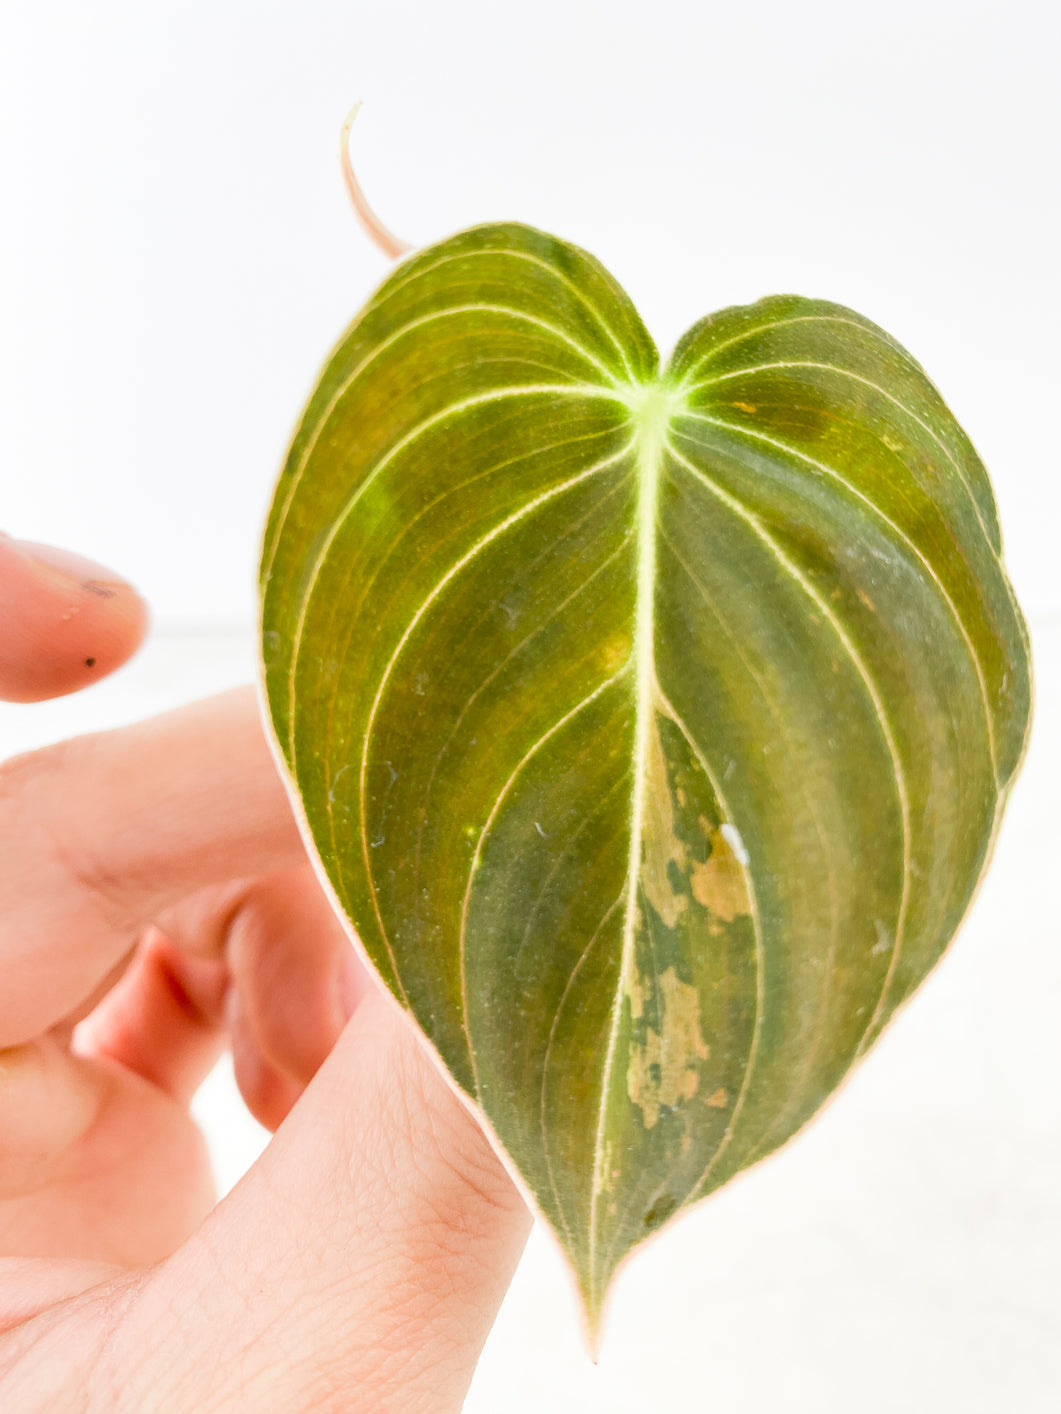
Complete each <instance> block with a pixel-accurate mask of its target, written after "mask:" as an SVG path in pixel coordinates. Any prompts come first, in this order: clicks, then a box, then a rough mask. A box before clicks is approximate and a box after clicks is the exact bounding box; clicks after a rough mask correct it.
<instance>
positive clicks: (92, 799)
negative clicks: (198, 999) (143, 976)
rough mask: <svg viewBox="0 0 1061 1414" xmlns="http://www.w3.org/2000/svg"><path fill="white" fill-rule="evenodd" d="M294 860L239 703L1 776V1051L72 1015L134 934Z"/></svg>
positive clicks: (279, 798) (67, 750)
mask: <svg viewBox="0 0 1061 1414" xmlns="http://www.w3.org/2000/svg"><path fill="white" fill-rule="evenodd" d="M304 857H305V852H304V850H303V847H302V843H301V839H300V837H299V834H298V828H297V826H296V824H295V821H294V817H293V815H292V813H291V809H290V806H289V804H288V800H287V796H286V794H285V792H284V789H283V786H282V785H281V783H280V779H279V776H278V774H277V771H276V768H275V766H274V764H273V760H272V757H271V754H270V751H269V748H268V746H267V745H266V742H265V738H264V735H263V732H262V727H261V723H260V719H259V716H258V708H257V703H256V701H255V697H254V694H253V692H252V691H251V689H249V688H246V689H237V690H236V691H235V692H229V693H224V694H223V695H222V696H220V697H216V698H212V699H210V700H208V701H206V702H200V703H196V704H194V705H193V706H191V707H185V708H181V709H180V710H179V711H176V712H170V713H167V714H166V715H165V716H163V717H157V718H155V719H153V720H151V721H148V722H141V723H138V724H137V725H136V726H134V727H126V728H121V729H119V730H117V731H111V732H103V733H100V734H98V735H94V736H87V737H80V738H77V739H75V740H74V741H70V742H66V743H64V744H63V745H62V746H61V747H53V748H46V749H45V750H44V751H40V752H34V753H32V754H31V755H29V756H25V757H21V758H18V759H17V760H15V761H13V762H9V763H8V764H7V765H6V766H4V767H3V768H0V881H2V895H3V899H4V918H3V923H2V930H0V976H2V977H3V979H4V985H3V987H2V988H0V1047H3V1046H12V1045H17V1044H19V1043H21V1042H23V1041H26V1040H29V1039H31V1038H32V1037H34V1036H36V1035H39V1034H41V1033H42V1032H44V1031H46V1030H48V1029H49V1028H50V1027H51V1026H53V1025H55V1024H56V1023H57V1022H59V1021H60V1020H61V1019H62V1018H63V1017H65V1016H67V1015H69V1014H70V1013H72V1012H74V1011H75V1010H76V1009H77V1008H78V1006H79V1005H80V1004H81V1003H82V1002H83V1001H84V999H85V998H87V997H89V996H91V995H92V992H93V989H94V988H95V987H96V986H97V985H98V984H99V983H100V982H101V981H102V979H103V978H104V977H106V975H107V974H108V972H109V971H110V970H111V968H112V967H114V966H115V964H116V963H118V962H119V961H120V959H121V958H122V957H123V955H124V954H125V953H127V952H128V951H129V950H130V949H131V947H132V946H133V944H134V943H135V941H136V939H137V938H138V937H139V935H140V933H141V932H142V931H143V928H144V926H145V925H146V924H148V923H150V922H152V921H153V920H154V919H155V917H157V916H158V914H159V913H160V912H161V911H162V910H164V909H166V908H169V907H172V906H173V904H175V903H176V902H177V901H178V900H179V899H181V898H183V897H185V896H187V895H188V894H190V893H194V892H196V891H197V890H199V889H201V888H204V887H206V886H208V885H211V884H217V883H221V882H222V881H224V880H226V879H230V878H233V877H240V876H246V875H253V874H258V873H265V872H270V871H272V870H275V869H281V868H287V867H291V866H292V865H294V864H296V863H298V862H300V861H301V860H302V859H304Z"/></svg>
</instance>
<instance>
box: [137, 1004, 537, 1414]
mask: <svg viewBox="0 0 1061 1414" xmlns="http://www.w3.org/2000/svg"><path fill="white" fill-rule="evenodd" d="M529 1227H530V1217H529V1214H528V1213H527V1210H526V1208H525V1207H524V1204H523V1202H522V1199H521V1198H520V1197H519V1195H518V1193H517V1192H516V1190H515V1188H514V1186H513V1184H512V1182H511V1180H510V1179H509V1177H508V1175H507V1174H506V1173H505V1170H504V1169H503V1167H502V1166H501V1164H500V1162H499V1161H498V1159H497V1157H496V1156H495V1154H494V1153H493V1151H492V1149H491V1148H490V1146H489V1144H488V1143H487V1141H486V1139H485V1138H484V1136H483V1134H482V1132H481V1130H480V1129H479V1127H478V1125H477V1124H476V1123H475V1121H474V1119H473V1118H472V1116H471V1114H470V1113H469V1112H468V1110H467V1109H466V1108H465V1107H464V1105H463V1104H462V1103H461V1101H460V1100H458V1099H457V1097H456V1095H455V1094H454V1093H453V1091H452V1090H451V1089H450V1087H449V1085H448V1084H447V1083H446V1082H445V1081H444V1080H443V1079H442V1077H441V1075H440V1074H439V1072H438V1069H437V1066H436V1063H435V1062H434V1061H433V1060H432V1059H431V1058H429V1057H428V1055H427V1053H426V1050H425V1049H424V1047H423V1043H422V1042H421V1041H420V1039H419V1037H418V1036H417V1035H416V1034H415V1033H414V1031H413V1029H412V1026H411V1023H410V1022H409V1021H408V1019H407V1018H406V1017H405V1016H404V1015H403V1014H402V1013H401V1012H400V1010H399V1009H398V1007H397V1005H396V1004H395V1003H394V1002H393V1001H392V1000H391V998H390V997H389V996H384V995H383V994H382V993H380V992H375V991H373V992H372V993H371V994H370V995H368V996H366V997H365V998H364V999H363V1000H362V1002H361V1004H360V1006H359V1007H358V1010H357V1011H356V1012H355V1014H354V1017H353V1019H352V1021H351V1022H350V1024H349V1025H348V1026H347V1028H346V1030H345V1032H344V1033H343V1035H342V1037H341V1038H340V1040H339V1042H338V1044H337V1045H336V1048H335V1050H334V1051H333V1052H332V1054H331V1056H330V1057H329V1059H328V1060H327V1061H326V1062H325V1064H324V1065H323V1067H322V1068H321V1070H320V1071H319V1072H318V1074H317V1076H316V1077H315V1079H314V1080H313V1082H312V1083H311V1084H310V1086H309V1088H308V1089H307V1090H306V1092H305V1094H304V1095H303V1096H302V1098H301V1099H300V1100H299V1102H298V1103H297V1104H296V1106H295V1107H294V1109H293V1110H292V1111H291V1114H290V1115H289V1116H288V1118H287V1119H286V1120H285V1122H284V1123H283V1125H281V1127H280V1129H279V1130H278V1132H277V1134H276V1136H275V1138H274V1139H273V1141H272V1143H271V1144H270V1145H269V1148H268V1149H267V1150H266V1152H265V1154H264V1155H263V1156H262V1158H261V1159H260V1160H259V1162H258V1163H257V1164H256V1165H255V1166H254V1168H253V1169H252V1170H251V1171H250V1173H249V1174H247V1176H246V1177H245V1178H244V1180H243V1181H242V1182H241V1183H240V1184H239V1185H238V1187H237V1188H235V1189H234V1190H233V1192H232V1193H231V1194H230V1195H229V1196H228V1198H226V1199H225V1200H224V1201H223V1202H222V1203H221V1204H219V1206H218V1207H217V1208H216V1209H215V1211H214V1213H213V1214H212V1215H211V1217H210V1218H209V1219H208V1220H207V1222H206V1224H205V1225H204V1227H203V1228H202V1229H201V1231H200V1232H199V1233H198V1234H197V1235H196V1236H195V1237H194V1238H192V1239H191V1241H190V1242H188V1243H187V1244H186V1245H185V1246H184V1247H182V1248H181V1249H180V1251H179V1252H177V1253H176V1254H175V1255H174V1256H173V1257H172V1258H170V1259H169V1260H168V1261H167V1262H165V1263H163V1264H162V1266H160V1267H159V1268H157V1269H156V1270H155V1271H154V1272H153V1273H152V1274H151V1275H150V1276H149V1277H148V1279H147V1281H146V1283H145V1284H144V1286H143V1287H142V1288H141V1290H140V1294H139V1297H138V1299H137V1300H136V1302H135V1304H134V1306H133V1309H132V1310H131V1311H130V1313H129V1319H128V1320H127V1321H125V1322H123V1326H122V1330H121V1334H120V1337H119V1340H118V1341H117V1342H116V1345H115V1347H114V1348H113V1349H112V1354H113V1356H114V1357H115V1358H116V1359H117V1360H118V1362H119V1363H118V1365H117V1367H116V1374H117V1375H120V1378H121V1383H122V1386H123V1387H124V1388H125V1389H126V1390H127V1391H128V1392H129V1394H130V1404H129V1407H130V1408H147V1407H149V1406H150V1407H153V1408H165V1409H173V1410H178V1409H184V1408H188V1409H191V1408H199V1407H207V1405H200V1404H199V1403H197V1402H196V1400H195V1399H191V1400H189V1398H188V1396H189V1391H190V1390H191V1388H192V1386H193V1385H196V1381H203V1382H204V1385H205V1392H206V1393H207V1394H208V1395H209V1399H208V1401H207V1404H208V1407H210V1408H217V1409H226V1410H227V1409H242V1408H243V1407H245V1406H244V1402H243V1401H244V1399H246V1398H248V1397H249V1396H250V1394H251V1392H252V1391H253V1407H254V1409H255V1410H256V1411H271V1410H274V1409H275V1410H276V1411H277V1414H280V1411H283V1414H293V1411H298V1410H303V1409H305V1410H311V1409H312V1410H320V1409H326V1408H329V1409H330V1408H344V1409H345V1408H347V1407H350V1408H357V1409H359V1410H361V1411H364V1414H369V1411H376V1410H378V1411H381V1414H382V1411H386V1414H405V1411H409V1414H412V1411H427V1410H430V1411H431V1414H443V1411H446V1410H451V1409H452V1410H458V1409H460V1407H461V1404H462V1402H463V1399H464V1395H465V1393H466V1392H467V1388H468V1385H469V1384H470V1382H471V1377H472V1374H473V1372H474V1369H475V1363H476V1360H477V1359H478V1356H479V1352H480V1350H481V1349H482V1345H483V1342H484V1341H485V1339H486V1336H487V1334H488V1332H489V1330H490V1327H491V1325H492V1324H493V1320H494V1317H495V1315H496V1313H497V1308H498V1306H499V1305H500V1302H501V1298H502V1296H503V1295H504V1292H505V1289H506V1288H507V1286H508V1283H509V1281H510V1280H511V1277H512V1273H513V1271H514V1270H515V1266H516V1263H517V1261H518V1260H519V1255H520V1252H521V1251H522V1248H523V1244H524V1242H525V1240H526V1237H527V1233H528V1230H529ZM175 1312H178V1313H180V1316H179V1319H178V1320H176V1321H174V1319H173V1316H174V1313H175ZM161 1331H167V1332H169V1333H170V1335H168V1336H167V1337H165V1338H163V1339H162V1340H161V1342H160V1338H159V1333H160V1332H161ZM152 1349H154V1351H155V1352H156V1353H155V1354H154V1355H153V1356H152V1357H149V1358H148V1359H147V1360H146V1362H145V1354H144V1352H145V1351H150V1350H152ZM234 1351H235V1352H239V1359H238V1360H233V1358H232V1355H233V1352H234ZM189 1357H191V1360H190V1359H189ZM130 1371H134V1372H135V1373H134V1375H133V1381H134V1385H135V1394H134V1390H132V1389H130V1388H129V1379H130V1373H129V1372H130ZM141 1381H142V1388H140V1383H139V1382H141ZM196 1388H198V1387H197V1386H196ZM152 1400H154V1403H152V1402H151V1401H152ZM246 1407H250V1405H247V1406H246Z"/></svg>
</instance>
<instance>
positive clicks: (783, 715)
mask: <svg viewBox="0 0 1061 1414" xmlns="http://www.w3.org/2000/svg"><path fill="white" fill-rule="evenodd" d="M1000 549H1001V547H1000V540H999V531H998V523H997V519H996V513H995V506H994V501H993V499H992V494H991V488H990V485H989V484H988V480H987V476H986V474H985V472H984V469H983V467H982V465H981V463H980V462H979V460H978V459H977V457H976V454H975V453H974V451H973V449H972V447H971V446H970V444H969V442H968V440H967V438H966V437H965V435H964V434H963V433H962V431H961V429H960V428H959V427H958V425H957V423H956V422H955V420H954V418H953V417H952V416H951V414H950V413H949V412H948V410H947V408H946V407H945V406H944V404H943V402H942V400H941V399H940V397H939V394H938V393H937V392H936V390H935V388H934V387H933V386H932V384H931V383H930V382H929V381H928V379H927V378H926V377H925V375H924V373H923V372H922V370H921V369H920V367H919V366H918V365H917V364H916V363H915V362H914V361H913V360H912V359H911V358H910V356H909V355H908V354H907V353H906V352H905V351H904V350H903V349H902V348H901V347H900V346H899V345H898V344H897V343H896V342H895V341H894V340H893V339H891V338H889V336H888V335H887V334H885V333H883V332H882V331H881V330H880V329H878V328H877V327H876V326H875V325H873V324H871V323H869V322H868V321H867V320H865V319H863V318H861V317H860V316H859V315H857V314H854V313H852V312H851V311H850V310H847V309H843V308H841V307H839V306H837V305H832V304H826V303H823V302H821V301H816V300H807V299H799V298H794V297H788V296H785V297H779V298H773V299H767V300H763V301H761V302H760V303H758V304H755V305H751V306H748V307H747V308H739V309H729V310H725V311H723V312H722V313H720V314H716V315H713V316H712V317H711V318H709V319H705V320H703V321H702V322H701V323H700V324H698V325H696V326H695V327H694V328H693V329H692V330H691V331H690V332H689V334H687V335H686V337H685V338H684V339H683V340H682V341H681V343H680V344H679V346H678V348H677V350H676V351H675V353H674V355H673V357H672V359H671V360H670V363H669V364H668V365H667V367H666V368H665V369H664V370H662V371H661V370H660V368H659V362H658V357H657V354H656V350H655V348H654V346H653V343H652V340H651V339H650V338H649V336H648V334H647V333H646V331H645V329H644V326H643V325H642V323H641V321H640V319H639V318H638V316H637V313H636V311H635V310H634V308H633V306H632V305H631V303H630V301H629V300H628V299H627V297H626V295H625V294H624V293H623V291H622V290H621V289H620V288H619V287H618V285H616V283H615V281H614V280H612V279H611V277H610V276H609V275H608V274H607V273H606V272H605V271H604V270H603V269H602V268H601V266H600V265H599V264H598V263H597V262H596V261H595V260H593V259H592V258H591V257H590V256H588V255H586V254H585V253H584V252H583V251H580V250H578V249H576V248H575V247H573V246H570V245H568V244H565V243H564V242H562V241H559V240H557V239H555V238H553V237H551V236H547V235H544V234H542V233H541V232H538V231H535V230H531V229H529V228H527V227H524V226H518V225H493V226H484V227H480V228H477V229H475V230H471V231H467V232H464V233H462V234H460V235H458V236H454V237H453V238H452V239H450V240H447V241H444V242H442V243H441V244H439V245H436V246H433V247H431V248H428V249H426V250H423V251H421V252H420V253H419V254H417V255H416V256H415V257H413V258H411V259H409V260H408V261H406V262H405V263H404V264H402V265H401V266H400V267H399V268H398V269H397V270H396V271H395V272H394V273H393V274H392V275H391V277H390V278H389V279H388V280H387V281H386V282H385V283H384V284H383V285H382V287H381V288H380V289H379V291H378V292H377V293H376V294H375V296H374V297H373V298H372V299H371V300H370V301H369V303H368V305H367V306H366V307H365V309H364V310H363V311H362V313H361V314H360V315H359V317H358V318H357V320H356V321H355V322H354V324H353V325H352V327H351V328H350V330H349V331H348V332H347V334H346V335H345V337H344V338H343V340H342V342H341V343H340V345H339V346H338V348H337V349H336V350H335V352H334V354H333V355H332V357H331V358H330V359H329V361H328V363H327V366H326V367H325V370H324V373H323V375H322V377H321V380H320V383H319V384H318V386H317V388H316V391H315V392H314V393H313V396H312V398H311V399H310V402H309V405H308V407H307V409H306V412H305V415H304V417H303V419H302V422H301V424H300V426H299V428H298V431H297V433H296V436H295V439H294V442H293V443H292V446H291V450H290V454H289V456H288V459H287V465H286V467H285V469H284V472H283V475H282V477H281V480H280V483H279V486H278V488H277V492H276V498H275V502H274V505H273V509H272V513H271V516H270V520H269V525H268V530H267V533H266V541H265V550H264V558H263V567H262V593H263V646H264V659H265V673H266V684H267V692H268V700H269V706H270V709H271V713H272V719H273V724H274V728H275V733H276V738H277V742H278V744H279V748H280V751H281V753H282V755H283V758H284V760H285V761H286V764H287V769H288V771H289V772H290V777H291V781H292V782H293V785H294V789H295V790H296V791H297V793H298V796H299V797H300V798H301V802H302V806H303V808H304V812H305V817H306V821H307V822H308V826H309V830H310V832H311V834H312V839H313V843H314V845H315V847H316V850H317V852H318V854H319V856H320V860H321V863H322V865H323V868H324V870H325V872H326V874H327V877H328V879H329V880H330V882H331V886H332V888H333V889H334V892H335V896H336V898H337V900H338V902H339V904H340V905H341V907H342V909H343V910H344V911H345V913H346V914H347V915H348V917H349V918H350V920H351V921H352V923H353V925H354V927H355V928H356V931H357V934H358V936H359V937H360V939H361V940H362V942H363V944H364V947H365V949H366V950H367V952H368V954H369V956H370V957H371V959H372V961H373V962H374V963H375V965H376V967H377V968H378V970H379V972H380V974H381V976H382V977H383V979H384V981H385V982H386V984H387V986H388V987H389V988H390V989H391V991H392V992H393V993H394V994H395V996H396V997H397V998H398V999H399V1000H400V1001H401V1002H402V1004H403V1005H404V1006H406V1007H407V1008H408V1009H409V1010H410V1011H411V1012H412V1013H413V1014H414V1015H415V1017H416V1018H417V1020H418V1021H419V1023H420V1025H421V1026H422V1027H423V1029H424V1031H425V1032H426V1033H427V1035H428V1037H429V1038H430V1040H431V1042H432V1043H433V1045H434V1047H435V1048H436V1050H437V1052H438V1054H439V1056H440V1057H441V1058H442V1060H443V1061H444V1062H445V1065H446V1066H447V1067H448V1069H449V1071H450V1073H451V1075H452V1076H453V1078H454V1079H455V1081H456V1083H457V1084H458V1085H459V1086H460V1087H461V1089H462V1090H464V1091H465V1092H466V1094H467V1095H468V1096H469V1097H471V1098H472V1099H473V1100H474V1101H475V1102H476V1103H477V1104H478V1105H479V1106H480V1107H481V1110H482V1112H483V1113H484V1114H485V1116H486V1118H487V1120H488V1121H489V1125H490V1128H491V1129H492V1131H493V1134H494V1136H495V1138H496V1140H497V1141H498V1143H499V1144H500V1146H501V1148H502V1150H503V1152H504V1153H505V1154H506V1155H507V1156H508V1158H509V1160H510V1162H511V1164H512V1165H513V1166H514V1167H515V1169H516V1170H517V1171H518V1173H519V1174H520V1175H521V1177H522V1180H523V1183H524V1184H525V1186H526V1188H527V1189H528V1190H529V1192H530V1194H531V1195H532V1196H533V1199H534V1201H535V1203H536V1204H537V1206H538V1208H539V1209H540V1210H541V1212H542V1213H543V1214H544V1215H545V1217H546V1218H547V1219H548V1221H549V1222H550V1224H551V1225H552V1227H553V1228H554V1230H555V1232H556V1234H557V1235H558V1237H559V1239H560V1241H561V1243H562V1244H563V1246H564V1248H565V1250H566V1252H567V1254H568V1256H569V1257H570V1260H571V1262H572V1264H573V1267H574V1270H575V1273H576V1276H577V1280H578V1283H579V1286H580V1288H581V1291H582V1295H583V1299H584V1301H585V1305H586V1309H587V1313H588V1316H589V1320H590V1323H591V1325H595V1324H596V1321H597V1319H598V1318H599V1313H600V1307H601V1302H602V1299H603V1296H604V1293H605V1290H606V1288H607V1286H608V1283H609V1281H610V1278H611V1276H612V1274H613V1273H614V1270H615V1268H616V1266H617V1264H618V1263H619V1261H620V1260H621V1259H622V1258H623V1256H624V1255H625V1254H626V1253H627V1252H628V1251H629V1250H630V1248H631V1247H633V1246H634V1245H635V1244H636V1243H638V1242H640V1241H641V1240H642V1239H643V1238H644V1237H645V1236H646V1235H647V1234H649V1233H650V1232H652V1231H653V1230H655V1229H656V1228H658V1227H659V1226H660V1224H661V1223H663V1222H664V1221H665V1220H666V1219H667V1218H668V1217H669V1216H670V1215H671V1214H673V1213H674V1212H676V1211H677V1210H678V1209H679V1208H681V1207H683V1206H684V1205H686V1204H688V1203H692V1202H694V1201H696V1200H697V1199H698V1198H701V1197H703V1196H704V1195H705V1194H706V1193H709V1192H711V1191H712V1189H715V1188H717V1187H718V1186H719V1185H720V1184H722V1183H724V1182H725V1181H726V1180H727V1179H728V1178H730V1177H731V1176H732V1175H733V1174H735V1173H736V1172H738V1170H740V1169H743V1168H746V1167H747V1166H748V1165H749V1164H751V1163H753V1162H755V1160H757V1159H759V1158H762V1157H763V1156H764V1155H765V1154H768V1153H769V1152H770V1151H771V1150H773V1149H776V1148H777V1146H778V1145H779V1144H782V1143H784V1141H785V1140H786V1139H787V1138H788V1137H789V1136H790V1135H792V1134H793V1133H794V1132H795V1131H796V1130H797V1129H798V1128H799V1127H800V1126H801V1125H802V1124H803V1123H804V1122H805V1121H806V1120H807V1118H808V1117H809V1116H810V1115H812V1114H813V1113H814V1111H815V1110H816V1109H817V1108H818V1106H819V1105H820V1104H821V1103H822V1101H823V1100H824V1099H825V1098H826V1097H827V1096H828V1095H829V1094H830V1092H831V1091H832V1090H834V1089H835V1087H836V1086H837V1084H838V1083H839V1082H840V1080H841V1079H842V1077H843V1076H844V1074H845V1073H846V1072H847V1070H848V1069H849V1068H850V1067H851V1065H852V1064H853V1062H854V1061H856V1060H857V1059H858V1057H859V1056H860V1055H861V1054H862V1053H863V1052H864V1051H865V1050H866V1048H867V1046H869V1045H870V1043H871V1042H872V1041H873V1039H874V1038H875V1037H876V1036H877V1034H878V1033H879V1031H880V1029H881V1027H882V1026H883V1025H884V1023H885V1022H886V1021H887V1019H888V1017H889V1016H890V1015H891V1014H892V1012H893V1011H894V1010H895V1008H896V1006H898V1005H899V1003H900V1002H902V1001H903V999H904V998H905V997H907V996H908V995H909V994H910V992H911V991H912V990H913V989H914V988H915V987H916V986H917V984H918V983H919V982H920V981H921V979H922V978H923V977H924V975H925V973H926V972H927V971H928V970H929V968H930V967H931V966H932V965H933V963H934V962H935V961H936V959H937V958H938V957H939V955H940V953H941V951H942V950H943V948H944V947H945V946H946V944H947V942H948V941H949V939H950V938H951V936H952V935H953V933H954V931H955V929H956V928H957V926H958V924H959V921H960V920H961V918H962V915H963V913H964V912H965V910H966V908H967V907H968V904H969V901H970V898H971V897H972V894H973V890H974V888H975V886H976V882H977V880H978V878H979V877H980V875H981V873H982V871H983V869H984V866H985V862H986V860H987V856H988V853H989V850H990V847H991V843H992V840H993V838H994V834H995V831H996V828H997V825H998V820H999V815H1000V811H1001V806H1002V803H1003V801H1004V798H1005V795H1006V790H1007V787H1008V785H1009V782H1010V780H1011V779H1012V776H1013V774H1014V771H1015V769H1016V767H1017V765H1018V762H1019V760H1020V757H1021V753H1022V750H1023V745H1024V741H1025V737H1026V732H1027V727H1028V718H1029V702H1030V683H1029V663H1028V650H1027V641H1026V637H1025V631H1024V626H1023V624H1022V621H1021V617H1020V614H1019V612H1018V610H1017V607H1016V605H1015V603H1014V599H1013V595H1012V592H1011V590H1010V587H1009V584H1008V582H1007V580H1006V577H1005V574H1004V572H1003V569H1002V566H1001V562H1000Z"/></svg>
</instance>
